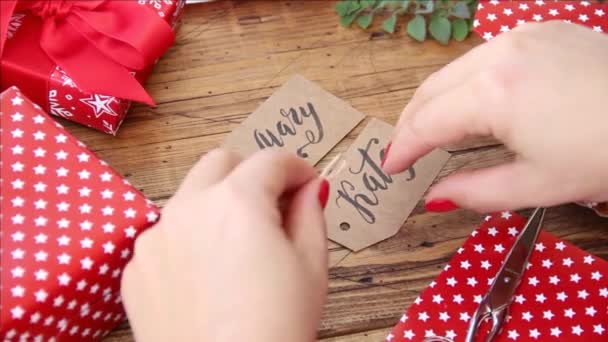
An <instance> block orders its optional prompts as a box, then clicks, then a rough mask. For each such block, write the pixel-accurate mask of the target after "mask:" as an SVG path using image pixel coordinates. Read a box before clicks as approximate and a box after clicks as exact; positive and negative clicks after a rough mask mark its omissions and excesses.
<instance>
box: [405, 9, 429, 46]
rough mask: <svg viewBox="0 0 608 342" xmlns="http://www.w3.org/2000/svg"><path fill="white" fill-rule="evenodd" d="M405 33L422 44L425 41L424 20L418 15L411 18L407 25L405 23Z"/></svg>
mask: <svg viewBox="0 0 608 342" xmlns="http://www.w3.org/2000/svg"><path fill="white" fill-rule="evenodd" d="M407 33H408V34H409V35H410V36H411V37H412V38H414V39H416V40H417V41H419V42H423V41H424V40H425V39H426V20H425V19H424V17H423V16H421V15H420V14H417V15H416V16H415V17H413V18H412V19H411V20H410V22H409V23H407Z"/></svg>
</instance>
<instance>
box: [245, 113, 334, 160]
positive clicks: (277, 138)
mask: <svg viewBox="0 0 608 342" xmlns="http://www.w3.org/2000/svg"><path fill="white" fill-rule="evenodd" d="M279 113H280V114H281V116H282V119H280V120H279V121H277V123H276V125H275V127H274V128H275V129H276V131H273V130H272V129H270V128H267V129H262V130H258V129H255V130H254V131H253V137H254V139H255V142H256V144H257V145H258V147H259V148H260V149H265V148H268V147H273V146H276V147H283V146H284V145H285V138H286V137H288V136H297V135H299V134H301V135H302V136H303V139H304V142H303V143H302V145H301V146H299V147H298V148H297V150H296V153H297V155H298V157H301V158H307V157H308V153H307V152H305V149H306V148H307V147H308V146H310V145H313V144H318V143H319V142H321V141H322V140H323V134H324V133H323V124H322V123H321V119H320V118H319V115H318V114H317V111H316V110H315V107H314V106H313V104H312V103H310V102H308V103H307V104H306V106H305V107H302V106H299V107H297V108H294V107H292V108H289V109H287V110H286V109H281V110H280V111H279ZM308 121H312V122H313V124H314V126H313V128H309V129H304V127H303V126H305V125H306V122H308ZM302 129H304V130H303V131H302Z"/></svg>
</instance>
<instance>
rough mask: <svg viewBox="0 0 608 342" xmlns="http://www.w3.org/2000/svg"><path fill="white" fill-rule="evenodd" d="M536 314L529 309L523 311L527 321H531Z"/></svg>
mask: <svg viewBox="0 0 608 342" xmlns="http://www.w3.org/2000/svg"><path fill="white" fill-rule="evenodd" d="M533 317H534V316H532V314H531V313H530V312H529V311H526V312H524V313H522V315H521V318H522V319H523V320H525V321H528V322H530V321H531V320H532V318H533Z"/></svg>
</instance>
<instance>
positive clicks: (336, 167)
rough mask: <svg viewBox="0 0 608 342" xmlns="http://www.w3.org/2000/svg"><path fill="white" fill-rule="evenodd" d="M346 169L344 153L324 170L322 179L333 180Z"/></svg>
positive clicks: (339, 154) (337, 156)
mask: <svg viewBox="0 0 608 342" xmlns="http://www.w3.org/2000/svg"><path fill="white" fill-rule="evenodd" d="M345 167H346V160H344V159H343V158H342V153H338V154H337V155H336V156H335V157H334V158H333V159H332V160H331V161H330V162H329V164H327V166H325V168H323V171H321V175H320V176H321V178H325V179H327V180H330V179H332V178H333V177H335V176H336V175H337V174H339V173H340V172H342V170H343V169H344V168H345Z"/></svg>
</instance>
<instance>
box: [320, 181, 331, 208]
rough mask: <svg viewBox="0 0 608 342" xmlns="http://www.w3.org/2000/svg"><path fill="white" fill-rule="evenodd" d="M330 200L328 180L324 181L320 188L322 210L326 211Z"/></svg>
mask: <svg viewBox="0 0 608 342" xmlns="http://www.w3.org/2000/svg"><path fill="white" fill-rule="evenodd" d="M328 199H329V182H328V181H327V179H323V181H322V182H321V185H320V186H319V203H320V204H321V208H323V209H325V206H327V200H328Z"/></svg>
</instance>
